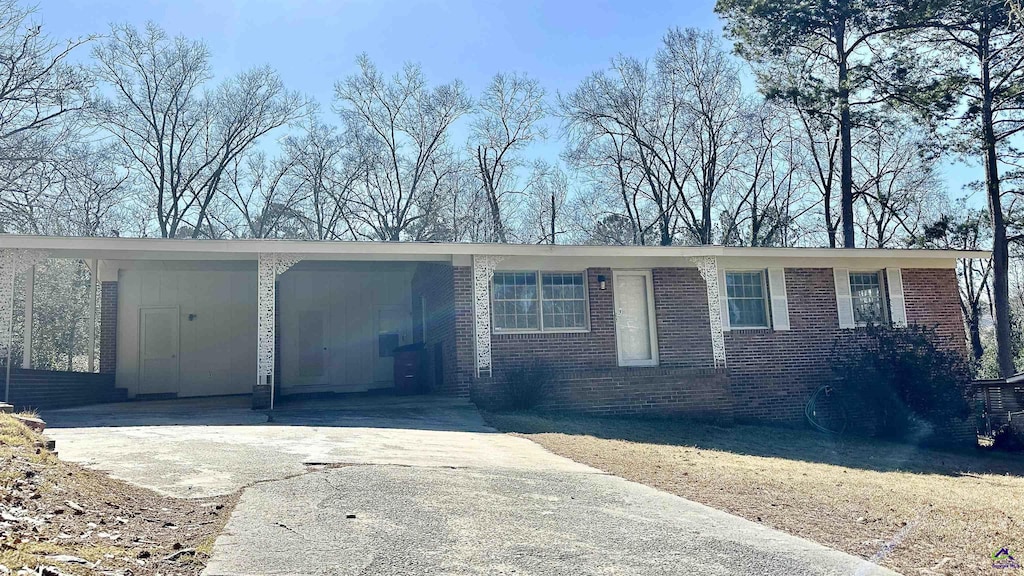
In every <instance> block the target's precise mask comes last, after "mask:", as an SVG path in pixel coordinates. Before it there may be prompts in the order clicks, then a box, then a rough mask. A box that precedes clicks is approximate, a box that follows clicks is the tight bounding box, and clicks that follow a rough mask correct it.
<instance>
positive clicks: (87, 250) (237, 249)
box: [0, 235, 989, 267]
mask: <svg viewBox="0 0 1024 576" xmlns="http://www.w3.org/2000/svg"><path fill="white" fill-rule="evenodd" d="M0 248H30V249H41V250H47V251H49V252H50V254H51V256H52V257H56V258H102V259H109V260H138V259H145V260H253V259H256V258H257V256H258V254H260V253H287V254H296V255H299V256H301V257H302V258H303V259H308V260H434V261H452V260H453V259H457V260H462V258H461V257H463V256H469V255H493V256H528V257H557V258H564V257H575V258H580V257H591V258H609V257H616V258H617V257H628V258H633V257H639V258H653V259H658V260H659V261H660V260H662V259H664V260H665V264H664V265H665V266H691V265H692V262H690V261H689V260H688V259H689V258H692V257H694V256H715V257H720V258H723V261H726V260H730V261H736V262H742V261H745V260H754V261H757V262H769V261H770V262H773V263H776V264H779V265H787V264H788V265H789V266H791V267H792V266H794V265H795V262H801V263H802V265H805V266H807V265H809V263H810V261H815V260H821V261H822V262H834V261H836V260H844V261H845V260H847V259H853V260H864V261H876V262H877V261H878V260H879V259H882V260H885V261H887V262H888V261H891V260H893V259H897V260H907V261H944V263H943V264H938V266H940V267H948V266H950V265H951V264H950V263H952V262H955V260H957V259H960V258H988V257H989V253H988V252H984V251H955V250H880V249H863V248H861V249H850V250H846V249H835V248H748V247H731V246H725V247H723V246H567V245H561V244H559V245H550V244H468V243H422V242H332V241H319V242H314V241H305V240H179V239H164V238H77V237H59V236H27V235H0ZM935 266H936V265H933V266H932V267H935ZM906 267H911V266H906Z"/></svg>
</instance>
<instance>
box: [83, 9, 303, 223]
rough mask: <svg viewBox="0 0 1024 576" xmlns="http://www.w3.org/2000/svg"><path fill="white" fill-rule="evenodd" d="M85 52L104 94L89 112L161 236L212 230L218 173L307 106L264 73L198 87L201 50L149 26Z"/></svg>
mask: <svg viewBox="0 0 1024 576" xmlns="http://www.w3.org/2000/svg"><path fill="white" fill-rule="evenodd" d="M93 56H94V59H95V61H96V66H95V73H96V75H97V77H98V78H99V79H100V80H102V81H103V82H105V83H106V84H108V85H109V88H110V90H111V92H112V96H111V97H110V98H109V99H107V100H104V101H103V102H102V104H101V105H99V106H98V110H97V114H98V118H99V121H100V122H101V124H102V125H103V126H104V127H105V128H106V129H107V130H109V132H110V133H111V134H112V135H113V136H114V137H115V138H116V140H118V141H119V142H120V143H121V145H122V152H123V153H124V155H125V157H126V162H128V163H129V164H133V165H135V166H136V167H137V168H138V173H139V174H141V175H142V181H143V182H142V183H143V184H144V185H145V186H146V187H147V188H148V189H149V190H150V192H151V194H152V197H153V199H152V205H153V206H154V207H155V211H156V220H157V226H158V228H159V233H160V235H161V236H164V237H175V236H179V235H181V234H182V233H183V232H187V233H188V234H189V235H191V236H192V237H198V236H201V235H203V234H204V232H203V229H204V227H206V226H209V227H211V228H212V222H211V221H210V219H209V218H208V216H209V214H208V211H209V208H210V206H211V203H212V202H213V201H214V199H215V198H216V195H217V192H218V188H219V186H220V184H221V179H222V178H223V176H224V173H225V171H226V170H227V169H228V168H229V167H230V166H231V165H232V163H233V162H235V161H236V160H237V159H238V158H240V157H241V156H242V155H243V154H244V153H245V152H246V151H247V150H249V149H251V148H252V147H253V146H254V145H255V143H256V142H257V141H258V140H259V139H260V138H261V137H262V136H264V135H266V134H267V133H268V132H270V131H271V130H274V129H276V128H279V127H281V126H284V125H285V124H287V123H289V122H291V121H293V120H296V119H298V118H300V117H301V116H303V115H304V114H306V113H307V111H308V108H309V106H310V103H309V102H308V101H307V100H306V99H305V98H303V97H302V96H300V95H299V94H297V93H295V92H289V91H287V90H285V88H284V85H283V84H282V83H281V80H280V78H279V77H278V75H277V73H276V72H274V71H273V70H271V69H270V68H268V67H261V68H255V69H252V70H249V71H246V72H243V73H241V74H239V75H238V76H235V77H233V78H231V79H229V80H227V81H225V82H223V83H221V84H220V85H219V86H217V87H216V88H214V89H211V90H205V84H206V82H207V81H208V80H210V79H211V76H210V70H209V53H208V52H207V49H206V46H205V45H203V44H202V43H201V42H196V41H191V40H188V39H186V38H181V37H178V38H174V39H170V38H168V37H167V35H166V33H165V32H164V31H163V30H161V29H160V28H159V27H157V26H156V25H154V24H149V25H147V27H146V29H145V30H144V31H139V30H137V29H135V28H134V27H131V26H127V25H124V26H114V27H113V29H112V30H111V33H110V36H109V37H108V39H107V40H106V41H105V42H103V43H102V44H100V45H98V46H96V48H95V49H94V50H93Z"/></svg>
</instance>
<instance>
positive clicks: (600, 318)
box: [0, 236, 988, 422]
mask: <svg viewBox="0 0 1024 576" xmlns="http://www.w3.org/2000/svg"><path fill="white" fill-rule="evenodd" d="M987 257H988V254H987V253H985V252H958V251H936V250H875V249H852V250H841V249H840V250H836V249H819V248H741V247H722V246H699V247H682V246H667V247H661V246H658V247H649V246H561V245H555V246H551V245H507V244H444V243H376V242H305V241H291V240H166V239H140V238H68V237H38V236H0V302H2V304H0V320H2V321H3V322H6V323H9V319H10V318H11V315H12V314H13V313H21V311H20V310H19V311H14V310H12V304H11V302H12V293H13V287H14V286H15V277H16V275H18V274H21V273H24V272H26V271H27V270H30V269H31V267H32V266H33V265H34V264H35V263H37V262H39V261H40V260H42V259H45V258H76V259H84V260H86V261H87V262H89V263H90V266H91V269H92V270H93V271H94V274H93V278H94V281H95V282H98V283H99V284H100V289H99V290H98V292H99V293H100V295H101V296H100V305H99V306H98V308H99V309H100V315H101V317H100V330H99V335H98V338H99V346H98V348H99V358H98V360H99V361H98V367H97V368H98V369H97V372H98V376H97V375H90V376H95V377H96V378H106V379H107V380H106V384H105V385H109V386H111V387H113V388H114V389H116V390H117V391H118V392H119V394H120V395H121V396H122V397H127V398H165V397H191V396H219V395H234V394H252V393H253V391H254V389H255V390H257V391H259V392H262V391H266V392H271V391H272V398H271V399H270V401H271V402H273V401H274V400H273V398H275V397H276V398H277V399H280V398H282V397H287V396H290V395H295V394H309V393H324V392H360V391H367V390H373V389H378V388H388V387H392V386H394V384H393V364H394V360H393V356H394V349H395V348H396V347H397V346H401V345H405V344H413V343H421V344H422V345H423V347H424V348H425V350H426V353H425V356H426V359H427V363H428V365H429V369H428V370H425V371H424V372H425V373H426V375H427V380H429V381H430V390H431V392H432V393H435V394H447V395H458V396H469V395H470V394H471V392H472V393H474V394H476V395H478V397H479V398H483V399H486V398H487V396H488V394H489V393H490V392H489V391H493V390H494V385H493V384H494V382H495V381H497V380H499V379H501V378H502V375H503V374H504V373H507V371H509V370H510V369H512V368H515V367H516V366H518V365H521V364H524V363H527V362H535V361H538V360H539V361H542V362H544V363H546V364H547V365H549V366H550V368H551V369H552V370H553V372H554V374H555V377H554V382H553V384H552V386H551V387H550V389H549V391H548V393H547V395H546V397H545V399H544V400H543V403H542V407H543V408H548V409H558V410H570V411H580V412H588V413H601V414H627V413H651V414H688V415H699V416H707V417H716V418H717V417H721V418H728V419H733V418H739V419H757V420H769V421H781V422H794V421H798V420H800V419H801V418H802V410H803V406H804V404H805V403H806V400H807V397H808V395H809V394H810V393H811V392H812V391H813V390H814V389H815V388H816V387H817V385H818V384H819V383H820V382H822V381H823V379H824V378H827V377H828V374H829V366H828V359H829V355H830V353H831V351H832V348H833V346H834V345H835V342H836V339H837V337H838V336H840V335H841V334H842V333H843V332H844V331H851V330H854V331H855V330H858V326H863V325H864V324H865V323H868V322H875V321H891V322H893V323H895V324H898V325H899V324H908V323H909V324H925V325H929V326H933V327H936V328H937V329H938V332H939V334H940V335H941V336H942V338H943V340H944V342H945V343H946V345H948V346H949V347H951V348H953V349H956V350H960V351H964V352H966V344H965V340H966V339H965V335H964V328H963V322H962V319H961V313H960V307H959V300H958V295H957V277H956V273H955V267H956V262H957V259H959V258H987ZM19 278H20V277H19ZM26 300H27V302H29V304H27V306H26V310H25V311H24V312H25V314H26V315H27V318H28V320H29V322H27V325H28V326H31V325H32V322H31V304H30V302H31V295H30V294H27V298H26ZM7 344H8V341H7V340H6V339H5V340H4V341H3V342H2V346H3V350H0V351H3V352H4V353H5V354H6V349H7ZM28 344H29V345H30V341H29V343H28ZM31 373H32V370H31V366H27V365H26V366H23V367H22V369H19V370H15V374H14V376H13V377H12V380H11V382H12V384H11V386H12V389H13V390H15V392H17V393H20V394H29V396H31V397H32V398H35V399H36V400H35V402H36V403H38V404H46V402H45V399H46V397H45V394H46V388H45V384H39V381H40V379H39V378H38V377H37V378H35V379H34V380H33V379H32V378H31ZM44 380H45V379H44ZM25 381H33V382H35V384H31V385H29V384H19V382H25ZM92 385H97V384H95V383H94V384H92ZM254 386H256V387H257V388H254ZM33 387H34V388H33ZM32 390H35V396H32V395H31V392H32ZM18 391H20V392H18ZM15 396H17V394H15ZM115 396H116V395H115ZM40 398H41V400H40ZM13 400H14V401H15V403H18V399H17V397H15V398H13ZM265 400H266V399H264V398H261V397H260V394H254V402H257V403H258V402H263V401H265ZM22 403H23V404H29V403H30V402H24V401H23V402H22Z"/></svg>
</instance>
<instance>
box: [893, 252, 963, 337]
mask: <svg viewBox="0 0 1024 576" xmlns="http://www.w3.org/2000/svg"><path fill="white" fill-rule="evenodd" d="M902 273H903V297H904V298H905V299H906V301H907V323H908V324H920V325H922V326H928V327H929V328H935V331H936V332H937V333H938V335H939V336H940V337H941V338H942V339H943V340H944V341H945V342H946V343H947V344H948V345H949V346H950V348H951V349H953V350H956V351H958V352H960V353H961V354H964V355H965V357H966V355H967V336H966V329H965V328H964V320H963V315H962V313H961V311H960V286H959V284H958V282H957V277H956V271H955V270H952V269H909V268H908V269H905V270H903V271H902Z"/></svg>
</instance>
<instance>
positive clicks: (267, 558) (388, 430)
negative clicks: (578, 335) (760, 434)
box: [44, 398, 891, 576]
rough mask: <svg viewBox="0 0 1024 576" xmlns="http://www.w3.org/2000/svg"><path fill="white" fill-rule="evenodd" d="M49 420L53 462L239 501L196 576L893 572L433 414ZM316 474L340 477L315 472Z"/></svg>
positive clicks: (182, 493) (403, 406) (107, 408)
mask: <svg viewBox="0 0 1024 576" xmlns="http://www.w3.org/2000/svg"><path fill="white" fill-rule="evenodd" d="M247 401H248V399H223V398H218V399H207V400H193V401H169V402H146V403H128V404H115V405H104V406H95V407H88V408H79V409H73V410H62V411H53V412H49V413H46V414H44V417H45V418H46V420H47V422H48V423H49V424H50V426H51V428H49V429H48V434H50V435H51V436H52V437H53V438H55V439H56V440H57V448H58V450H59V451H60V455H61V457H62V458H64V459H67V460H73V461H77V462H81V463H83V464H85V465H87V466H90V467H94V468H98V469H102V470H106V471H109V472H110V473H111V474H112V475H114V476H117V477H119V478H122V479H125V480H127V481H130V482H133V483H135V484H139V485H142V486H146V487H149V488H152V489H154V490H158V491H160V492H163V493H166V494H170V495H173V496H179V497H197V496H208V495H214V494H225V493H230V492H234V491H236V490H239V489H244V492H243V494H242V497H241V499H240V501H239V503H238V506H237V507H236V509H235V511H234V513H233V514H232V516H231V518H230V520H229V522H228V525H227V528H226V530H225V532H224V534H222V535H221V536H220V537H219V538H218V539H217V542H216V545H215V546H214V553H213V557H212V559H211V561H210V563H209V564H208V566H207V568H206V570H205V571H204V572H203V573H204V574H206V575H211V576H212V575H236V574H238V575H240V574H339V575H349V574H351V575H385V574H387V575H392V574H393V575H398V574H430V575H434V574H521V575H534V574H535V575H549V574H573V575H578V574H637V575H661V574H747V573H758V574H780V575H781V574H786V575H789V574H837V575H838V574H891V572H887V571H884V570H882V569H880V568H879V567H877V566H875V565H873V564H870V563H867V562H864V561H862V560H859V559H857V558H854V557H852V556H849V555H847V554H843V553H841V552H838V551H835V550H832V549H829V548H826V547H823V546H820V545H818V544H814V543H812V542H809V541H807V540H803V539H800V538H795V537H792V536H788V535H786V534H783V533H781V532H778V531H775V530H771V529H768V528H765V527H763V526H761V525H759V524H756V523H752V522H748V521H746V520H743V519H741V518H738V517H735V516H732V515H729V514H726V513H724V512H721V511H718V510H714V509H711V508H708V507H706V506H702V505H700V504H696V503H694V502H691V501H688V500H684V499H682V498H678V497H676V496H673V495H670V494H666V493H664V492H660V491H657V490H654V489H652V488H648V487H646V486H643V485H640V484H636V483H633V482H628V481H626V480H623V479H621V478H617V477H614V476H609V475H607V474H603V473H601V472H599V471H597V470H594V469H592V468H589V467H587V466H583V465H581V464H578V463H576V462H573V461H571V460H568V459H565V458H562V457H560V456H556V455H554V454H551V453H550V452H547V451H546V450H544V449H543V448H541V447H540V446H539V445H537V444H534V443H533V442H530V441H529V440H525V439H522V438H517V437H513V436H508V435H505V434H500V433H496V432H494V431H493V430H492V429H490V428H488V427H487V426H486V425H485V424H484V423H483V421H482V420H481V419H480V416H479V414H478V413H477V412H476V410H475V409H473V408H472V407H471V406H470V405H469V404H467V403H465V402H461V401H453V400H449V399H438V398H412V399H400V398H386V399H373V398H370V399H355V400H346V401H345V402H344V403H343V404H342V403H334V404H330V403H323V402H317V403H314V402H310V403H306V404H290V405H286V406H284V407H283V408H282V409H281V410H278V411H277V412H276V413H275V415H274V421H273V422H268V421H267V418H266V417H265V416H264V415H263V414H260V413H254V412H252V411H250V410H248V409H247V407H246V403H247ZM326 464H332V465H338V466H324V465H326Z"/></svg>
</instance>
